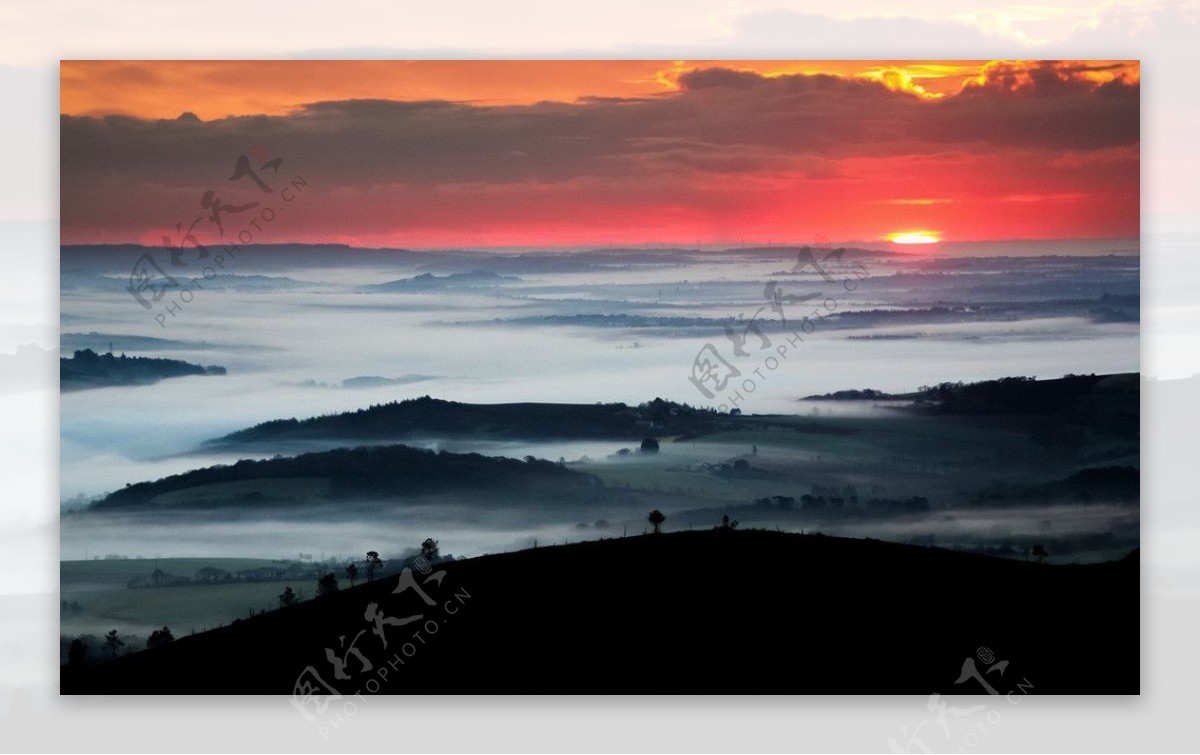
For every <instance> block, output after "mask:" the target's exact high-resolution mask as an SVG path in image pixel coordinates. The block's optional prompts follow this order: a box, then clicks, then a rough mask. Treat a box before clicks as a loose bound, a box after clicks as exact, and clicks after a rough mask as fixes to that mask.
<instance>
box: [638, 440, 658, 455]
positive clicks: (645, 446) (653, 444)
mask: <svg viewBox="0 0 1200 755" xmlns="http://www.w3.org/2000/svg"><path fill="white" fill-rule="evenodd" d="M640 450H641V452H642V453H644V454H656V453H658V441H657V440H656V439H654V438H646V439H645V440H643V441H642V446H641V449H640Z"/></svg>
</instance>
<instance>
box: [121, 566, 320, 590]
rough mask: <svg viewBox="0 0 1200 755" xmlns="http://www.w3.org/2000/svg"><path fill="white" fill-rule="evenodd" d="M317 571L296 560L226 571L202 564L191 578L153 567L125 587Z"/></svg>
mask: <svg viewBox="0 0 1200 755" xmlns="http://www.w3.org/2000/svg"><path fill="white" fill-rule="evenodd" d="M318 571H319V570H318V569H317V568H316V567H315V566H314V565H311V564H310V565H306V564H299V563H292V564H288V565H287V566H286V567H276V566H266V567H260V568H257V569H239V570H237V571H227V570H225V569H221V568H218V567H216V566H204V567H201V568H199V569H197V570H196V573H195V574H194V575H193V576H191V577H186V576H182V575H178V574H171V573H170V572H166V571H163V570H162V569H157V568H156V569H155V570H154V571H152V572H151V573H150V574H147V575H141V576H136V577H131V578H130V579H129V581H128V582H126V583H125V586H126V587H128V588H131V589H141V588H150V587H181V586H185V585H214V584H227V583H233V582H282V581H283V580H285V579H304V578H308V577H314V576H316V575H317V572H318Z"/></svg>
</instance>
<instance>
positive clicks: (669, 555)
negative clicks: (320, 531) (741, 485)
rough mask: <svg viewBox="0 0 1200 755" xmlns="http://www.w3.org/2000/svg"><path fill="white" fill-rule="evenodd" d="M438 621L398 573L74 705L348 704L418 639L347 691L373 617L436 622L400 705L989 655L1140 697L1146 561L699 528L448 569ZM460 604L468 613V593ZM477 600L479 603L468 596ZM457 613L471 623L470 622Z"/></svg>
mask: <svg viewBox="0 0 1200 755" xmlns="http://www.w3.org/2000/svg"><path fill="white" fill-rule="evenodd" d="M444 568H445V570H446V572H447V576H446V578H445V580H444V581H443V583H442V584H441V585H440V586H430V588H429V589H430V592H431V593H432V594H433V595H434V596H436V598H437V605H436V606H434V607H432V608H429V607H425V606H424V605H423V604H422V603H420V602H419V601H418V600H417V599H416V596H414V595H413V594H412V593H411V592H410V593H407V594H404V595H400V596H393V595H392V594H391V591H392V588H393V587H394V586H395V584H396V582H395V578H392V579H388V580H384V581H377V582H374V583H372V584H368V585H362V586H360V587H358V588H356V589H354V590H347V591H343V592H342V593H340V594H338V595H336V596H334V597H332V598H328V599H321V600H315V601H310V602H307V603H304V604H301V605H298V606H294V607H292V608H288V609H283V610H279V611H274V612H271V613H269V614H266V615H263V616H259V617H255V618H254V619H250V620H247V621H242V622H238V623H237V624H235V625H233V626H230V627H225V628H222V629H219V630H215V631H213V632H207V633H204V634H200V635H196V636H195V637H187V638H183V639H181V640H178V641H177V642H175V643H174V644H173V645H172V646H169V647H167V648H164V649H161V650H154V651H148V652H145V653H139V654H135V655H131V656H129V657H126V658H122V659H119V660H117V661H115V662H113V663H110V664H105V665H102V666H97V667H94V668H90V669H86V670H84V671H83V672H73V671H71V670H64V675H63V692H64V693H68V694H70V693H81V692H103V693H214V694H215V693H223V694H239V693H277V694H287V693H290V692H291V691H292V687H293V684H294V683H295V682H296V679H297V677H298V676H299V674H300V673H301V672H302V671H303V670H304V668H305V667H306V666H309V665H311V666H313V667H314V668H316V669H317V670H318V671H319V672H321V673H322V675H323V676H324V677H325V679H326V681H328V682H330V683H331V684H335V686H337V688H338V689H339V691H340V692H341V693H342V694H343V695H346V696H349V695H352V694H354V692H355V691H356V690H359V689H361V688H362V687H363V685H364V684H365V682H366V680H367V679H368V678H371V677H374V678H375V679H376V680H377V681H378V680H379V679H380V677H379V676H378V675H377V674H378V670H379V668H381V667H386V666H387V665H388V661H389V660H391V659H393V658H394V654H395V653H396V652H398V651H400V650H401V649H402V648H403V645H402V643H403V642H404V641H405V640H407V639H409V638H410V637H411V635H412V632H413V631H414V629H415V627H416V626H418V625H412V626H407V627H404V628H389V629H388V630H387V631H388V636H389V637H390V638H391V640H392V644H391V646H390V647H389V649H388V650H383V649H382V648H381V647H380V645H379V640H378V639H377V638H375V637H374V636H373V635H371V634H370V632H369V631H368V632H367V633H366V634H364V635H362V637H361V638H360V640H359V641H358V647H359V648H360V649H362V650H363V653H364V655H365V656H366V657H367V658H368V659H369V660H370V661H371V663H372V666H373V667H374V669H373V670H372V671H371V672H361V671H359V670H358V666H357V665H356V664H357V662H354V661H352V665H351V667H350V669H349V670H350V674H351V677H352V678H351V679H350V680H347V681H335V680H334V679H333V676H332V672H331V671H330V666H329V664H328V662H327V661H326V660H325V648H326V647H329V648H336V647H337V646H338V637H339V636H346V637H347V638H353V637H354V636H355V635H356V634H357V633H358V632H359V631H360V630H363V629H369V626H370V625H369V624H367V623H366V622H365V621H364V620H363V612H364V609H365V607H366V605H367V604H368V603H370V602H376V603H378V604H379V605H380V606H381V607H382V609H383V610H384V612H385V613H386V614H387V615H389V616H396V617H401V616H407V615H410V614H413V613H416V612H417V611H418V610H422V611H424V612H425V616H424V620H425V621H436V622H438V624H437V631H436V634H431V633H428V632H426V633H425V635H424V636H425V642H424V643H423V644H420V645H419V646H417V645H416V640H415V639H414V640H411V641H412V642H414V645H413V648H414V653H413V654H412V656H411V657H409V658H407V660H406V661H405V664H404V665H403V666H399V665H397V667H396V668H395V669H389V676H388V678H387V679H386V680H385V681H384V682H383V685H382V687H381V688H380V692H381V693H387V694H392V693H431V692H432V693H568V692H570V693H627V694H628V693H813V694H816V693H825V694H831V693H859V694H861V693H877V694H883V693H909V694H926V693H928V692H930V691H940V692H944V693H948V692H954V691H957V692H963V693H966V692H974V691H976V690H977V689H978V687H974V686H972V685H974V683H973V682H972V683H971V684H969V685H960V686H956V685H955V680H956V679H957V678H958V675H959V672H960V671H961V669H962V665H963V661H964V659H965V658H967V657H969V656H972V655H974V654H975V652H976V650H977V649H978V648H979V647H980V646H988V647H990V648H991V649H992V650H994V651H995V653H996V654H997V656H998V657H999V658H1000V659H1006V660H1009V661H1010V664H1011V665H1010V666H1009V668H1008V669H1007V670H1006V671H1005V673H1004V675H1003V677H1002V678H1001V676H1000V675H997V674H993V675H991V676H990V677H989V679H990V680H991V681H992V682H993V683H994V684H996V685H997V686H998V687H999V688H1000V689H1001V691H1002V692H1004V691H1008V690H1010V689H1014V688H1015V687H1016V684H1017V683H1018V682H1020V681H1022V680H1025V681H1027V682H1028V683H1030V684H1032V685H1033V688H1032V689H1031V690H1030V691H1031V692H1032V693H1042V694H1044V693H1062V694H1077V693H1120V694H1135V693H1137V692H1138V689H1139V654H1140V650H1139V587H1138V565H1137V561H1136V558H1131V559H1127V560H1126V561H1124V562H1120V563H1110V564H1100V565H1095V566H1042V565H1037V564H1032V563H1023V562H1014V561H1004V560H999V559H990V558H985V557H981V556H971V555H966V554H960V553H953V552H949V551H942V550H938V549H930V548H917V547H914V546H904V545H895V544H889V543H882V542H878V541H871V540H844V539H839V538H830V537H821V536H800V535H791V534H782V533H772V532H759V531H735V532H728V531H706V532H681V533H676V534H670V535H661V536H653V535H651V536H642V537H631V538H627V539H619V540H608V541H598V542H592V543H583V544H578V545H570V546H563V547H554V548H540V549H536V550H531V551H523V552H520V553H513V554H504V555H496V556H487V557H482V558H477V559H472V560H469V561H461V562H455V563H451V564H447V565H445V567H444ZM456 595H457V596H459V597H457V598H455V597H454V596H456ZM463 596H468V597H463ZM448 607H453V608H454V609H455V611H456V613H454V614H453V615H451V614H450V613H449V612H448Z"/></svg>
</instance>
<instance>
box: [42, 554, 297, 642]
mask: <svg viewBox="0 0 1200 755" xmlns="http://www.w3.org/2000/svg"><path fill="white" fill-rule="evenodd" d="M287 563H288V562H284V561H271V560H268V559H256V558H163V559H150V558H144V559H111V560H106V559H99V560H92V561H63V562H61V563H60V564H59V568H60V574H61V585H62V599H63V600H66V601H77V602H78V603H79V605H80V607H81V609H82V610H81V612H80V613H79V615H77V616H72V615H69V614H67V613H64V614H63V616H62V627H61V633H62V634H63V635H67V636H76V635H81V634H94V635H97V636H100V635H103V634H104V633H106V632H108V631H109V630H112V629H117V630H119V631H120V632H121V633H122V634H124V633H130V634H135V635H139V636H145V635H148V634H149V633H150V632H151V631H152V630H154V629H159V628H161V627H163V626H168V627H170V628H171V631H172V633H173V634H175V636H177V637H179V636H183V635H186V634H189V633H190V632H192V631H193V630H194V631H196V632H201V631H203V630H205V629H208V628H212V627H215V626H218V625H221V624H228V623H229V622H231V621H233V620H234V619H238V618H244V617H246V616H247V615H248V614H249V611H250V610H251V609H253V610H254V611H255V612H256V613H257V612H258V611H261V610H263V609H271V608H276V607H278V605H279V594H280V593H281V592H283V589H284V587H285V586H288V585H289V584H290V585H291V587H292V589H293V590H294V591H295V592H296V593H297V594H300V593H301V592H303V594H304V595H305V596H306V597H308V598H311V597H312V596H313V594H314V592H315V589H316V585H315V584H309V583H308V581H304V582H303V583H301V582H299V581H297V582H295V583H291V582H288V581H287V580H285V581H281V582H228V583H218V584H195V585H181V586H177V587H157V588H139V589H130V588H128V587H126V586H125V585H126V583H127V582H128V581H129V580H130V579H131V578H133V577H142V576H147V575H149V574H150V573H151V572H153V571H154V569H155V565H156V564H157V566H158V568H159V569H162V570H163V571H164V572H167V573H170V574H176V575H179V576H188V577H190V576H192V575H194V574H195V573H196V571H197V570H198V569H201V568H204V567H206V566H212V567H216V568H218V569H224V570H225V571H229V572H235V571H239V570H243V569H257V568H261V567H268V566H275V567H279V566H281V565H286V564H287Z"/></svg>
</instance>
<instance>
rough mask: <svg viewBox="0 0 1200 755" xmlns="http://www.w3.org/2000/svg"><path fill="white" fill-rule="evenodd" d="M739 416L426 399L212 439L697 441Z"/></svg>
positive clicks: (651, 406)
mask: <svg viewBox="0 0 1200 755" xmlns="http://www.w3.org/2000/svg"><path fill="white" fill-rule="evenodd" d="M736 423H737V418H731V417H729V416H728V415H720V414H717V413H716V412H715V411H712V410H709V409H696V408H692V407H689V406H687V405H685V404H676V403H673V402H670V401H663V400H661V399H655V400H654V401H650V402H647V403H645V404H642V405H640V406H628V405H626V404H621V403H616V404H543V403H519V404H464V403H460V402H457V401H442V400H440V399H434V398H430V397H429V396H424V397H422V398H417V399H410V400H407V401H394V402H391V403H387V404H376V405H373V406H371V407H369V408H366V409H359V410H358V411H354V412H345V413H343V414H334V415H327V416H323V417H313V418H311V419H304V420H297V419H294V418H293V419H279V420H272V421H270V422H264V423H262V424H260V425H255V426H254V427H251V428H248V429H246V430H239V431H238V432H234V433H230V434H229V435H226V436H223V437H221V438H217V439H216V440H213V441H210V442H209V444H208V445H210V446H236V445H239V444H246V443H261V442H264V441H271V442H275V441H291V440H316V439H326V440H327V439H345V438H352V439H358V440H378V439H403V438H412V437H430V436H435V437H452V436H463V437H472V438H523V439H545V440H552V439H614V440H637V441H639V442H640V441H641V440H642V439H643V438H645V437H646V436H648V435H698V434H702V433H705V432H711V431H713V430H715V429H720V428H731V427H734V426H736Z"/></svg>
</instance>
